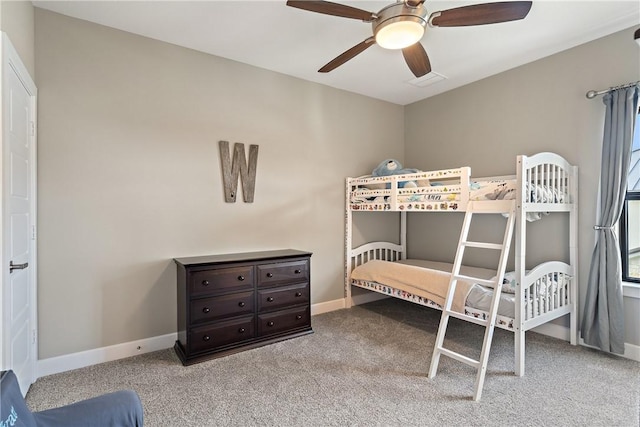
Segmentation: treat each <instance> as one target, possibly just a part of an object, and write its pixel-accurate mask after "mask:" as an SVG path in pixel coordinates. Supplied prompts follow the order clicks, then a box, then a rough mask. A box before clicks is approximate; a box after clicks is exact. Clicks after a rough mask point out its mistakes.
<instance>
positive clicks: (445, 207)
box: [347, 166, 471, 211]
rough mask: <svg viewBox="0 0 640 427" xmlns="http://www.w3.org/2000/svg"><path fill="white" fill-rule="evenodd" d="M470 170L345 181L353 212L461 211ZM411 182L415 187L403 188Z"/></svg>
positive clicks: (349, 205)
mask: <svg viewBox="0 0 640 427" xmlns="http://www.w3.org/2000/svg"><path fill="white" fill-rule="evenodd" d="M470 176H471V168H469V167H467V166H465V167H461V168H457V169H443V170H436V171H429V172H418V173H412V174H406V175H391V176H367V177H360V178H347V188H348V194H347V197H348V207H349V209H351V210H353V211H458V210H460V211H464V210H465V209H466V207H467V203H468V201H469V191H468V189H469V177H470ZM406 182H411V183H412V184H415V185H416V186H415V187H407V186H405V187H402V185H403V183H406Z"/></svg>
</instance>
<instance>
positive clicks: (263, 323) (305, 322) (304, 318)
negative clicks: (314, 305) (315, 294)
mask: <svg viewBox="0 0 640 427" xmlns="http://www.w3.org/2000/svg"><path fill="white" fill-rule="evenodd" d="M310 316H311V313H310V309H309V306H306V307H299V308H293V309H289V310H282V311H277V312H275V313H269V314H261V315H259V316H258V336H266V335H272V334H278V333H280V332H286V331H288V330H291V329H297V328H303V327H305V326H307V327H308V326H309V325H310V320H311V317H310Z"/></svg>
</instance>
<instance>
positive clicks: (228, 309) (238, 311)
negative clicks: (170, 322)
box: [189, 291, 254, 324]
mask: <svg viewBox="0 0 640 427" xmlns="http://www.w3.org/2000/svg"><path fill="white" fill-rule="evenodd" d="M253 295H254V294H253V291H252V292H241V293H237V294H230V295H221V296H218V297H209V298H200V299H196V300H192V301H191V303H190V306H189V308H190V318H191V323H192V324H194V323H202V322H208V321H211V320H216V319H220V318H222V317H234V316H240V315H242V314H250V313H253V309H254V302H253V300H254V299H253Z"/></svg>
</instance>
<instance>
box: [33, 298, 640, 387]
mask: <svg viewBox="0 0 640 427" xmlns="http://www.w3.org/2000/svg"><path fill="white" fill-rule="evenodd" d="M384 298H390V297H389V296H387V295H383V294H380V293H377V292H369V293H365V294H361V295H356V296H354V297H353V304H354V305H360V304H366V303H368V302H373V301H377V300H381V299H384ZM345 307H346V301H345V299H344V298H340V299H337V300H333V301H327V302H322V303H318V304H313V305H312V306H311V315H312V316H315V315H317V314H323V313H329V312H331V311H335V310H341V309H343V308H345ZM532 331H534V332H538V333H541V334H544V335H548V336H551V337H554V338H558V339H562V340H565V341H569V336H570V330H569V328H567V327H564V326H560V325H556V324H554V323H545V324H544V325H540V326H538V327H536V328H534V329H532ZM177 338H178V334H177V333H172V334H166V335H161V336H157V337H151V338H145V339H142V340H136V341H130V342H127V343H122V344H116V345H112V346H108V347H101V348H96V349H93V350H87V351H81V352H78V353H71V354H65V355H62V356H56V357H50V358H48V359H41V360H38V363H37V378H40V377H44V376H47V375H53V374H58V373H60V372H66V371H71V370H74V369H79V368H84V367H86V366H91V365H97V364H100V363H105V362H110V361H113V360H118V359H123V358H125V357H131V356H136V355H139V354H144V353H150V352H152V351H158V350H164V349H167V348H171V347H173V345H174V343H175V342H176V339H177ZM580 345H584V346H586V347H590V346H587V345H586V344H585V343H584V341H583V340H582V339H580ZM623 357H625V358H627V359H631V360H636V361H638V362H640V346H638V345H634V344H629V343H625V352H624V355H623Z"/></svg>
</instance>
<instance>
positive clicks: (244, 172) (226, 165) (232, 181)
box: [220, 141, 258, 203]
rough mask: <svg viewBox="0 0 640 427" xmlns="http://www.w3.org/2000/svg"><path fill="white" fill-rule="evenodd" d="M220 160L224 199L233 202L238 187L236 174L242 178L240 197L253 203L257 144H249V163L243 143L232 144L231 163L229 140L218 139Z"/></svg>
mask: <svg viewBox="0 0 640 427" xmlns="http://www.w3.org/2000/svg"><path fill="white" fill-rule="evenodd" d="M220 161H221V162H222V179H223V181H224V200H225V202H228V203H235V201H236V195H237V191H236V190H237V189H238V175H240V179H241V180H242V197H243V199H244V201H245V202H246V203H253V192H254V190H255V186H256V167H257V165H258V146H257V145H249V163H248V164H247V158H246V156H245V153H244V144H241V143H239V142H236V143H235V144H234V145H233V163H232V162H231V157H230V156H229V141H220Z"/></svg>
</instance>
